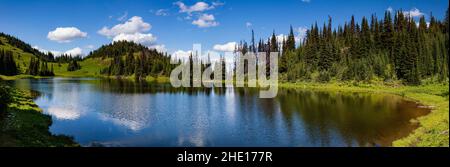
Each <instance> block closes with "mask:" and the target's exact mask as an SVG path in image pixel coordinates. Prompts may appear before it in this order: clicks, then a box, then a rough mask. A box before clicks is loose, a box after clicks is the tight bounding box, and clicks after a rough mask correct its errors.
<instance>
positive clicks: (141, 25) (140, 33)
mask: <svg viewBox="0 0 450 167" xmlns="http://www.w3.org/2000/svg"><path fill="white" fill-rule="evenodd" d="M151 28H152V26H151V24H150V23H146V22H144V20H143V19H142V17H139V16H133V17H131V18H130V19H128V20H127V21H126V22H124V23H121V24H117V25H115V26H113V27H112V28H108V27H103V28H102V29H101V30H99V31H98V33H99V34H101V35H104V36H106V37H108V38H112V41H113V42H116V41H131V42H135V43H139V44H142V45H144V46H147V47H149V48H154V49H156V50H158V51H161V52H164V51H166V49H165V46H164V45H157V44H156V37H155V36H154V35H153V34H151V33H146V32H147V31H150V29H151Z"/></svg>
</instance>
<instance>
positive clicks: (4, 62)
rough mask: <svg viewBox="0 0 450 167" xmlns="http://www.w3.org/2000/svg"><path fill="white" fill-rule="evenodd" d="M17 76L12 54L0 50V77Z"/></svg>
mask: <svg viewBox="0 0 450 167" xmlns="http://www.w3.org/2000/svg"><path fill="white" fill-rule="evenodd" d="M17 74H19V68H18V65H16V62H15V61H14V57H13V52H12V51H9V50H8V51H5V50H0V75H7V76H12V75H17Z"/></svg>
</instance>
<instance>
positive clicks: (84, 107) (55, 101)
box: [11, 78, 429, 147]
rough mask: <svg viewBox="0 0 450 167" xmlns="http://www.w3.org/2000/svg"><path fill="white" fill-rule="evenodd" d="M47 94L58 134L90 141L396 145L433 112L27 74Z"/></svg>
mask: <svg viewBox="0 0 450 167" xmlns="http://www.w3.org/2000/svg"><path fill="white" fill-rule="evenodd" d="M11 84H13V85H15V86H16V87H18V88H23V89H31V90H34V91H37V92H39V94H40V95H39V96H38V97H36V99H35V102H36V104H37V105H39V107H41V108H42V109H43V110H44V112H45V113H46V114H49V115H51V116H52V119H53V124H52V125H51V127H50V132H51V133H53V134H64V135H68V136H73V137H74V139H75V141H76V142H78V143H80V144H81V145H82V146H107V147H122V146H131V147H194V146H195V147H197V146H199V147H201V146H208V147H209V146H211V147H222V146H224V147H229V146H237V147H241V146H245V147H253V146H262V147H285V146H289V147H291V146H294V147H325V146H338V147H341V146H344V147H346V146H390V145H391V143H392V141H394V140H396V139H398V138H401V137H404V136H406V135H408V134H409V133H410V132H411V131H412V130H414V128H417V125H415V124H413V123H412V122H411V121H410V120H411V119H413V118H416V117H419V116H422V115H425V114H427V113H429V110H428V109H424V108H421V107H419V104H417V103H416V102H412V101H408V100H405V99H403V98H402V97H400V96H396V95H389V94H375V93H348V92H347V93H344V92H324V91H308V90H295V89H280V90H279V92H278V96H277V97H276V98H273V99H260V98H259V90H257V89H254V88H173V87H171V86H170V84H150V83H135V82H131V81H123V80H108V79H93V78H48V79H20V80H16V81H12V83H11Z"/></svg>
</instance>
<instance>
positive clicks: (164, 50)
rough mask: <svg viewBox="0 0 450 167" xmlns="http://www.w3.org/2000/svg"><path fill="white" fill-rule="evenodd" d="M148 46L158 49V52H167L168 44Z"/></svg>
mask: <svg viewBox="0 0 450 167" xmlns="http://www.w3.org/2000/svg"><path fill="white" fill-rule="evenodd" d="M148 48H150V49H156V50H157V51H158V52H167V49H166V45H151V46H149V47H148Z"/></svg>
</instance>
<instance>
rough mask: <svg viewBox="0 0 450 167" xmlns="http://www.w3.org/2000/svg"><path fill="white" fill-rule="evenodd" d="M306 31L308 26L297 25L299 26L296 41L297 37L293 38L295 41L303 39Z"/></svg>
mask: <svg viewBox="0 0 450 167" xmlns="http://www.w3.org/2000/svg"><path fill="white" fill-rule="evenodd" d="M307 32H308V28H307V27H299V28H297V33H298V35H297V36H298V40H299V41H297V38H296V39H295V40H296V42H300V41H303V39H305V37H306V33H307Z"/></svg>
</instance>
